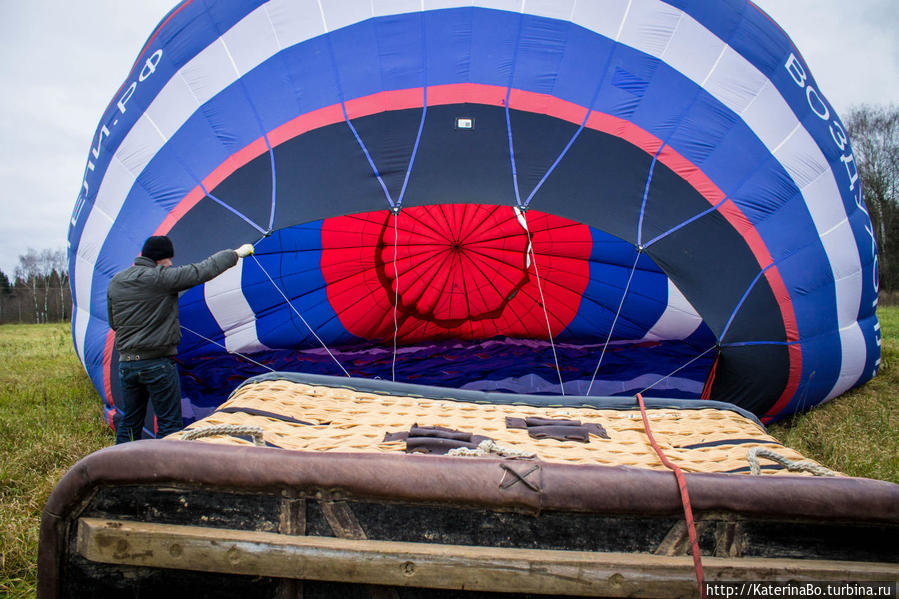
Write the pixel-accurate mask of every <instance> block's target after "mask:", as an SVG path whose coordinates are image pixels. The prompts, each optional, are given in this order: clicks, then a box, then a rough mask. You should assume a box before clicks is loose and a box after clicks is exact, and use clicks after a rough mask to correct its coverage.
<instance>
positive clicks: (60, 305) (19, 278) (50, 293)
mask: <svg viewBox="0 0 899 599" xmlns="http://www.w3.org/2000/svg"><path fill="white" fill-rule="evenodd" d="M71 318H72V291H71V289H70V288H69V269H68V261H67V258H66V253H65V251H64V250H49V249H45V250H41V251H38V250H35V249H32V248H28V250H27V251H26V252H25V253H24V254H22V255H20V256H19V263H18V265H16V268H15V271H14V273H13V276H12V279H10V277H9V275H7V274H6V273H4V272H3V271H2V270H0V324H6V323H14V322H20V323H43V322H59V321H65V320H69V319H71Z"/></svg>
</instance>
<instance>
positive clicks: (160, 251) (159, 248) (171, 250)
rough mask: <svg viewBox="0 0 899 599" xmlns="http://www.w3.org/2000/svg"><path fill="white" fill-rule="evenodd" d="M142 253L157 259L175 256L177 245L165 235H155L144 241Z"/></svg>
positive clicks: (151, 258)
mask: <svg viewBox="0 0 899 599" xmlns="http://www.w3.org/2000/svg"><path fill="white" fill-rule="evenodd" d="M140 255H141V256H145V257H147V258H149V259H150V260H155V261H159V260H165V259H166V258H174V256H175V246H173V245H172V240H171V239H169V238H168V237H166V236H165V235H154V236H153V237H149V238H147V241H145V242H144V248H143V249H142V250H141V251H140Z"/></svg>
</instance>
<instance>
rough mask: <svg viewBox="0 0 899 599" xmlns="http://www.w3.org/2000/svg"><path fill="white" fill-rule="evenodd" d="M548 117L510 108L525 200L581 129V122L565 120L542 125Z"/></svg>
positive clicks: (518, 179) (520, 191)
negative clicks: (548, 125) (547, 125)
mask: <svg viewBox="0 0 899 599" xmlns="http://www.w3.org/2000/svg"><path fill="white" fill-rule="evenodd" d="M546 120H547V119H546V117H545V116H544V115H539V114H534V113H532V112H523V111H520V110H510V111H509V123H510V125H511V130H512V140H513V142H514V148H515V167H516V180H517V182H518V191H519V197H520V198H521V201H522V203H523V202H524V201H525V200H526V199H527V198H528V197H529V196H530V194H531V193H533V192H535V189H536V187H537V185H538V184H539V183H540V181H541V180H542V179H543V178H544V176H546V174H547V173H548V172H549V171H550V168H551V167H552V166H553V163H554V162H555V161H556V160H557V159H558V158H559V156H560V155H561V154H562V152H563V151H564V150H565V147H566V146H567V145H568V144H569V143H570V142H571V139H572V137H573V136H574V134H575V133H576V132H577V131H578V127H579V125H577V124H574V123H567V122H564V121H556V122H554V123H553V126H552V127H546V126H541V125H543V124H544V123H546Z"/></svg>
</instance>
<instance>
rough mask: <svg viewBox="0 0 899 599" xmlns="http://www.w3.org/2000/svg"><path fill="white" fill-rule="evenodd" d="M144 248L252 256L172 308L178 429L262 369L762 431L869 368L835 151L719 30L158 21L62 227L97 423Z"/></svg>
mask: <svg viewBox="0 0 899 599" xmlns="http://www.w3.org/2000/svg"><path fill="white" fill-rule="evenodd" d="M154 234H157V235H159V234H165V235H168V236H169V237H171V239H172V240H173V242H174V245H175V248H176V257H175V262H176V263H186V262H190V261H194V260H198V259H201V258H203V257H205V256H207V255H208V254H210V253H212V252H213V251H215V250H218V249H221V248H226V247H237V246H238V245H240V244H243V243H253V244H254V245H255V247H256V254H255V256H254V257H253V258H252V259H248V260H246V261H242V262H241V264H240V265H239V266H238V267H236V268H234V269H231V270H229V271H228V272H227V273H225V274H224V275H222V276H221V277H219V278H217V279H215V280H213V281H211V282H209V283H207V284H206V285H205V286H203V287H200V288H195V289H193V290H191V291H189V292H187V293H185V294H184V295H183V296H182V298H181V302H180V303H181V306H180V308H181V322H182V325H183V331H182V341H181V347H180V353H179V362H180V367H181V372H182V388H183V393H184V401H183V404H184V413H185V417H186V418H187V419H188V420H193V419H195V418H199V417H202V416H204V415H206V414H208V413H209V412H210V411H211V410H213V409H214V408H215V407H216V406H217V405H219V404H220V403H221V402H222V401H223V400H224V399H225V397H227V395H228V393H229V392H230V391H231V390H232V389H233V388H234V387H235V386H236V385H237V384H238V383H239V382H240V381H242V380H243V379H245V378H246V377H248V376H251V375H254V374H259V373H262V372H265V371H266V370H278V371H295V372H308V373H318V374H328V375H337V376H354V377H365V378H372V379H382V380H392V381H402V382H409V383H416V384H424V385H437V386H444V387H455V388H460V389H474V390H482V391H502V392H512V393H528V394H535V393H537V394H539V393H550V394H567V395H575V396H578V395H580V396H585V395H603V396H609V395H632V394H634V393H635V392H638V391H643V392H644V394H648V395H653V394H656V395H661V396H665V397H673V398H710V399H714V400H721V401H726V402H731V403H734V404H736V405H738V406H741V407H743V408H746V409H748V410H750V411H752V412H754V413H755V414H757V415H759V416H761V417H763V420H765V421H766V422H768V421H772V420H776V419H779V418H783V417H785V416H787V415H789V414H792V413H794V412H796V411H800V410H805V409H808V408H810V407H812V406H814V405H816V404H819V403H821V402H823V401H826V400H828V399H831V398H833V397H835V396H837V395H840V394H841V393H843V392H845V391H846V390H848V389H850V388H852V387H854V386H857V385H860V384H862V383H864V382H865V381H867V380H869V379H870V378H871V377H872V376H874V375H875V373H876V371H877V368H878V365H879V355H880V333H879V325H878V322H877V317H876V315H875V307H876V303H877V258H876V249H875V247H874V241H873V236H872V232H871V224H870V219H869V217H868V214H867V212H866V209H865V206H864V202H863V199H862V190H861V185H860V182H859V178H858V173H857V170H856V165H855V161H854V157H853V153H852V147H851V144H850V142H849V139H848V137H847V135H846V132H845V128H844V127H843V125H842V123H841V121H840V119H839V117H838V116H837V115H836V113H835V112H834V110H833V108H832V107H831V106H830V104H829V103H828V102H827V100H826V98H825V97H824V95H823V94H822V92H821V91H820V90H819V89H818V87H817V84H816V82H815V80H814V78H813V77H812V75H811V73H810V71H809V69H808V66H807V65H806V63H805V62H804V60H803V58H802V56H801V54H800V53H799V51H798V50H797V49H796V48H795V47H794V46H793V44H792V42H791V41H790V39H789V37H788V36H787V35H786V34H784V32H783V31H781V30H780V28H779V27H778V26H777V25H776V24H775V23H773V22H772V21H771V20H770V19H769V17H767V15H765V14H764V13H763V12H762V11H760V10H759V9H758V8H757V7H755V6H754V5H753V4H752V3H751V2H748V1H744V0H730V1H727V2H714V3H707V2H690V1H686V0H684V1H669V2H665V1H661V0H609V1H607V2H575V1H574V0H566V1H553V2H543V1H530V0H529V1H526V2H511V1H504V0H483V1H481V0H478V1H476V2H473V3H472V2H469V1H465V2H462V1H456V0H426V1H425V2H422V3H418V2H403V1H401V0H393V1H390V0H376V1H374V2H368V1H365V2H362V1H346V2H343V1H342V2H324V1H321V2H317V1H313V0H291V1H287V0H271V1H268V2H263V1H259V0H256V1H237V0H228V1H221V2H214V3H210V2H191V1H184V2H181V3H180V4H179V5H178V6H177V7H175V8H174V9H173V10H172V11H171V12H170V13H169V14H168V15H167V16H166V17H165V18H164V19H163V20H162V22H161V23H160V24H159V25H158V27H157V28H156V29H155V30H154V31H153V33H152V35H151V36H150V38H149V39H148V40H147V42H146V45H145V46H144V48H143V50H142V51H141V53H140V55H139V56H138V58H137V60H136V61H135V63H134V66H133V68H132V70H131V72H130V73H129V74H128V77H127V78H126V80H125V81H124V83H123V84H122V87H121V88H120V89H119V90H118V92H117V93H116V94H115V96H114V97H113V98H112V101H111V102H110V104H109V106H108V107H107V109H106V111H105V112H104V114H103V116H102V118H101V120H100V124H99V126H98V127H97V131H96V134H95V136H94V140H93V143H92V147H91V148H90V152H89V155H88V162H87V166H86V169H85V176H84V180H83V184H82V188H81V191H80V193H79V196H78V200H77V204H76V206H75V210H74V213H73V215H72V219H71V227H70V231H69V260H70V272H71V273H72V276H71V281H72V288H73V297H74V302H75V310H74V316H73V336H74V342H75V346H76V349H77V352H78V355H79V357H80V358H81V360H82V362H83V363H84V366H85V368H86V370H87V372H88V373H89V375H90V377H91V379H92V381H93V383H94V384H95V386H96V387H97V389H98V390H99V391H100V393H101V395H102V396H103V397H104V398H105V401H106V408H107V415H108V417H109V419H110V422H112V421H113V419H114V415H115V413H116V407H115V406H116V399H117V396H118V381H117V377H116V374H115V373H116V365H117V355H116V352H115V349H114V343H113V336H112V335H113V333H112V332H111V331H110V329H109V326H108V323H107V321H106V305H105V303H106V295H105V293H106V287H107V284H108V282H109V280H110V278H111V277H112V276H113V275H114V274H115V273H116V272H117V271H119V270H121V269H123V268H126V267H127V266H129V265H130V264H131V261H132V260H133V258H134V256H136V255H137V254H138V253H139V251H140V247H141V244H142V243H143V241H144V239H146V238H147V237H148V236H150V235H154ZM150 428H152V427H150ZM150 432H151V433H152V430H151V431H150Z"/></svg>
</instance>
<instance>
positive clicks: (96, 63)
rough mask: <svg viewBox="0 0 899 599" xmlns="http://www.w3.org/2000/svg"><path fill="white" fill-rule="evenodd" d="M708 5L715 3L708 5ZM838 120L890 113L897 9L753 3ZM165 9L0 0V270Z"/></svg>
mask: <svg viewBox="0 0 899 599" xmlns="http://www.w3.org/2000/svg"><path fill="white" fill-rule="evenodd" d="M708 1H716V0H708ZM756 3H757V4H758V5H759V6H760V7H761V8H763V9H764V10H765V11H767V12H768V14H770V15H771V16H772V17H774V19H775V20H776V21H777V22H778V23H780V25H781V26H782V27H783V28H784V29H785V30H786V31H787V33H788V34H789V35H790V36H791V37H792V38H793V42H794V43H795V44H796V46H797V47H798V48H799V50H800V51H801V52H802V54H803V57H804V58H805V60H806V62H807V63H808V64H809V66H810V69H811V71H812V73H813V75H814V76H815V78H816V79H817V82H818V86H819V87H820V90H821V91H822V92H823V94H824V96H825V97H827V99H828V100H829V101H830V102H831V104H832V105H833V106H834V108H835V109H836V111H837V112H838V113H840V114H845V113H847V112H848V110H849V108H850V107H851V106H853V105H855V104H859V103H872V104H890V103H893V104H897V103H899V34H897V32H899V2H897V1H896V0H852V1H848V0H758V1H757V2H756ZM175 4H176V1H175V0H136V1H135V0H80V1H78V2H74V1H71V0H0V82H2V87H0V89H2V93H0V177H2V181H3V191H2V195H0V270H2V271H3V272H5V273H7V274H8V275H12V274H13V272H14V270H15V266H16V264H17V263H18V256H19V255H20V254H22V253H24V251H25V250H26V249H27V248H29V247H32V248H35V249H38V250H40V249H44V248H51V249H57V248H60V249H61V248H64V247H65V243H66V234H67V233H68V219H69V217H70V216H71V213H72V208H73V206H74V203H75V199H76V197H77V195H78V190H79V187H80V185H81V178H82V174H83V171H84V165H85V162H86V159H87V154H88V151H89V148H90V144H91V141H92V137H93V134H94V130H95V128H96V126H97V123H98V122H99V119H100V116H101V115H102V113H103V110H104V109H105V108H106V105H107V103H108V102H109V100H110V98H111V97H112V96H113V94H114V93H115V92H116V90H117V89H118V88H119V85H120V84H121V83H122V81H123V80H124V78H125V76H126V75H127V73H128V71H129V69H130V68H131V64H132V62H133V61H134V59H135V58H136V56H137V54H138V52H139V51H140V49H141V47H142V46H143V43H144V42H145V41H146V39H147V37H148V36H149V34H150V33H151V32H152V30H153V28H154V27H155V25H156V24H157V23H158V22H159V20H160V19H161V18H162V17H163V16H164V15H165V14H166V13H167V12H168V10H169V9H170V8H172V7H173V6H174V5H175Z"/></svg>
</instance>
